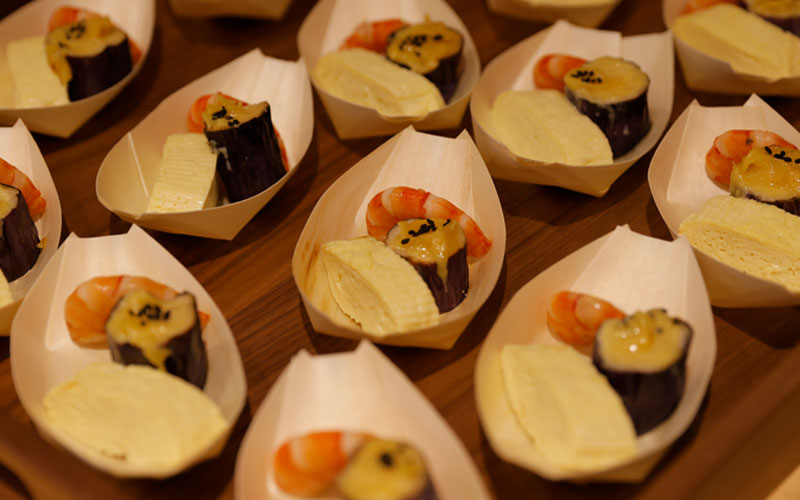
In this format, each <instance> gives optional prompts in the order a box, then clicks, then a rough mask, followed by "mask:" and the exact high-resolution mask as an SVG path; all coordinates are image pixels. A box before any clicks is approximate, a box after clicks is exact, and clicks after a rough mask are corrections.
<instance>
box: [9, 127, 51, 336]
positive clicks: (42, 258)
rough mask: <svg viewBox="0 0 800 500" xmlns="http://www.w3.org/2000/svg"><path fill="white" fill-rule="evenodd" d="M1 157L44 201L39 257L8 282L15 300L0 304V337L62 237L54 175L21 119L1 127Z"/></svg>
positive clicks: (37, 224)
mask: <svg viewBox="0 0 800 500" xmlns="http://www.w3.org/2000/svg"><path fill="white" fill-rule="evenodd" d="M0 158H2V159H4V160H6V161H7V162H9V163H10V164H12V165H13V166H15V167H17V168H18V169H19V170H20V171H21V172H22V173H24V174H25V175H27V176H28V178H29V179H30V180H31V182H33V185H34V186H36V188H37V189H38V190H39V191H40V192H41V193H42V198H44V200H45V203H46V204H47V205H46V206H45V210H44V213H43V214H42V216H41V217H40V218H39V220H37V221H36V228H37V229H38V230H39V238H40V239H41V240H42V241H43V242H44V248H43V249H42V252H41V253H40V254H39V259H38V260H37V261H36V264H34V265H33V267H32V268H31V269H30V270H29V271H28V272H27V273H26V274H25V275H23V276H21V277H20V278H17V279H16V280H14V281H12V282H11V283H9V286H10V287H11V296H12V297H13V298H14V302H13V303H12V304H9V305H7V306H5V307H0V337H2V336H8V334H9V332H10V331H11V320H13V319H14V314H16V312H17V308H19V305H20V303H21V302H22V298H23V297H25V294H26V293H28V290H30V288H31V286H32V285H33V282H34V281H36V278H37V277H39V275H40V274H41V273H42V270H43V269H44V268H45V266H46V265H47V262H48V261H49V260H50V259H51V258H53V255H55V253H56V250H58V243H59V241H60V240H61V202H60V201H59V200H58V193H57V192H56V186H55V184H53V178H52V177H51V176H50V170H49V169H48V168H47V164H46V163H45V162H44V158H43V157H42V153H41V151H39V147H38V146H37V145H36V141H34V140H33V136H31V133H30V132H28V129H27V128H26V127H25V124H24V123H22V120H18V121H17V123H15V124H14V126H13V127H2V128H0Z"/></svg>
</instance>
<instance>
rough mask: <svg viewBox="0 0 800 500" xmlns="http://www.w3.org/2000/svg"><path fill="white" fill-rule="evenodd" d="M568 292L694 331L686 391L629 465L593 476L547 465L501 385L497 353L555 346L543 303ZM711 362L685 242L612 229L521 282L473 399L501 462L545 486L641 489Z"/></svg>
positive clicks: (483, 362)
mask: <svg viewBox="0 0 800 500" xmlns="http://www.w3.org/2000/svg"><path fill="white" fill-rule="evenodd" d="M561 290H572V291H576V292H582V293H588V294H591V295H595V296H597V297H601V298H603V299H605V300H608V301H609V302H611V303H612V304H614V305H615V306H617V307H618V308H620V309H621V310H622V311H624V312H625V313H626V314H632V313H634V312H636V311H637V310H646V309H650V308H655V307H658V308H665V309H666V310H667V313H668V314H669V315H670V316H677V317H679V318H682V319H684V320H685V321H687V322H688V323H689V324H690V325H691V326H692V329H693V331H694V334H693V336H692V342H691V345H690V347H689V353H688V357H687V361H686V387H685V392H684V394H683V397H682V399H681V401H680V403H679V404H678V407H677V408H676V409H675V411H674V413H673V414H672V416H670V417H669V418H668V419H667V420H665V421H664V422H663V423H661V424H660V425H659V426H658V427H656V428H654V429H653V430H651V431H649V432H647V433H645V434H643V435H642V436H640V437H639V438H638V439H637V443H636V444H637V454H636V456H635V458H634V459H633V460H632V461H630V462H629V463H623V464H620V466H618V467H616V468H613V469H609V470H603V471H597V472H594V473H586V472H584V471H577V470H568V469H564V468H561V467H558V466H556V465H554V464H552V463H550V462H548V461H547V460H546V458H545V457H544V456H542V455H541V454H540V453H539V451H538V450H537V449H536V446H535V444H534V442H533V441H532V440H531V439H530V438H529V437H528V435H527V434H526V433H525V432H524V431H523V429H522V428H521V427H520V426H519V424H518V421H517V418H516V416H515V415H514V413H513V412H512V410H511V406H510V405H509V402H508V399H507V397H506V390H505V386H504V383H503V379H502V372H501V365H500V351H501V349H502V347H503V346H504V345H506V344H526V345H527V344H556V343H559V342H561V341H560V340H559V339H557V338H555V337H554V336H553V335H552V334H551V333H550V332H549V331H548V328H547V323H546V316H547V307H548V305H549V303H550V299H551V297H552V296H553V294H555V293H556V292H558V291H561ZM715 354H716V335H715V331H714V318H713V316H712V313H711V307H710V305H709V302H708V296H707V295H706V290H705V287H704V285H703V277H702V275H701V274H700V268H699V267H698V265H697V262H696V261H695V258H694V256H693V253H692V250H691V246H690V245H689V243H688V242H687V241H686V239H685V238H681V239H678V240H677V241H674V242H666V241H662V240H659V239H656V238H650V237H647V236H643V235H640V234H637V233H634V232H632V231H631V230H630V229H628V227H627V226H622V227H617V228H616V229H615V230H614V231H612V232H610V233H609V234H607V235H606V236H603V237H602V238H599V239H598V240H595V241H594V242H592V243H590V244H588V245H586V246H585V247H583V248H581V249H579V250H578V251H576V252H574V253H572V254H571V255H569V256H567V257H566V258H564V259H562V260H561V261H559V262H557V263H556V264H554V265H552V266H550V267H549V268H548V269H547V270H545V271H544V272H543V273H541V274H539V275H538V276H537V277H536V278H534V279H533V280H531V281H530V282H528V283H527V284H526V285H525V286H524V287H522V288H521V289H520V290H519V291H518V292H517V293H516V294H515V295H514V297H513V298H512V299H511V301H510V302H509V303H508V305H507V306H506V308H505V309H504V310H503V312H502V313H501V314H500V317H499V318H498V319H497V321H496V322H495V324H494V326H493V327H492V329H491V331H490V332H489V335H488V336H487V337H486V340H485V341H484V343H483V346H482V347H481V352H480V354H479V356H478V362H477V365H476V368H475V396H476V400H477V406H478V415H479V417H480V420H481V423H482V425H483V429H484V431H485V432H486V435H487V437H488V439H489V443H490V444H491V446H492V449H493V450H494V451H495V452H496V453H497V454H498V455H499V456H500V457H501V458H502V459H503V460H506V461H508V462H511V463H514V464H516V465H518V466H520V467H523V468H525V469H528V470H530V471H532V472H535V473H536V474H539V475H540V476H542V477H544V478H547V479H551V480H573V481H578V482H582V481H622V482H636V481H641V480H643V479H644V478H645V476H646V475H647V474H648V473H649V472H650V470H652V468H653V467H654V466H655V465H656V463H657V462H658V460H659V459H660V458H661V456H662V455H663V453H664V452H665V451H666V448H667V447H668V446H669V445H670V444H672V442H673V441H675V440H676V439H677V438H678V437H679V436H680V435H681V434H683V432H684V431H685V430H686V428H687V427H688V426H689V424H690V423H691V421H692V420H693V419H694V416H695V413H697V409H698V408H699V406H700V403H701V402H702V400H703V396H704V395H705V392H706V388H707V386H708V382H709V380H710V378H711V372H712V369H713V366H714V357H715Z"/></svg>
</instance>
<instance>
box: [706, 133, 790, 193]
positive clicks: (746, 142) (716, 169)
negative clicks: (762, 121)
mask: <svg viewBox="0 0 800 500" xmlns="http://www.w3.org/2000/svg"><path fill="white" fill-rule="evenodd" d="M766 146H779V147H786V148H792V149H797V148H796V147H795V146H794V145H793V144H792V143H790V142H788V141H787V140H786V139H784V138H783V137H781V136H779V135H778V134H776V133H774V132H769V131H766V130H728V131H727V132H725V133H723V134H720V135H719V136H717V137H716V139H714V144H712V145H711V149H709V150H708V153H706V173H707V174H708V176H709V177H710V178H711V180H713V181H714V182H716V183H717V184H720V185H721V186H723V187H726V188H727V187H728V186H729V185H730V179H731V170H732V169H733V165H734V164H735V163H739V162H740V161H742V160H743V159H744V157H745V156H747V154H748V153H750V151H751V150H752V149H753V148H763V147H766Z"/></svg>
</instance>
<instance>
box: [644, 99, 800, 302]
mask: <svg viewBox="0 0 800 500" xmlns="http://www.w3.org/2000/svg"><path fill="white" fill-rule="evenodd" d="M735 129H753V130H769V131H772V132H775V133H777V134H778V135H780V136H781V137H783V138H784V139H786V140H787V141H789V142H791V143H792V144H800V132H798V131H797V130H795V129H794V127H792V125H791V124H790V123H789V122H787V121H786V120H785V119H784V118H783V117H782V116H781V115H780V114H779V113H778V112H777V111H775V110H774V109H772V108H770V107H769V105H767V103H765V102H764V101H763V100H761V98H759V97H758V96H756V95H753V96H751V97H750V99H748V100H747V102H746V103H745V104H744V105H743V106H732V107H716V108H712V107H705V106H701V105H700V104H698V103H697V101H693V102H692V103H691V104H690V105H689V106H688V107H687V108H686V109H685V110H684V111H683V113H681V116H679V117H678V119H677V120H676V121H675V123H674V124H673V125H672V127H671V128H670V129H669V131H668V132H667V134H666V135H665V136H664V140H663V141H661V144H660V145H659V146H658V149H656V152H655V154H654V155H653V160H652V161H651V162H650V170H649V171H648V175H647V178H648V182H649V184H650V191H651V192H652V193H653V200H654V201H655V203H656V207H658V211H659V212H660V213H661V217H663V219H664V222H666V223H667V227H668V228H669V231H670V233H672V235H673V236H676V235H677V234H678V227H679V226H680V224H681V222H682V221H683V219H685V218H686V217H687V216H689V215H690V214H692V213H694V212H697V211H699V210H700V209H701V208H702V207H703V205H704V204H705V202H706V200H708V199H709V198H712V197H714V196H721V195H727V194H729V192H728V191H727V190H725V189H724V188H722V187H720V186H718V185H716V184H715V183H714V182H713V181H712V180H711V179H710V178H709V177H708V175H706V169H705V157H706V153H707V152H708V150H709V149H710V148H711V146H712V145H713V143H714V139H715V138H716V137H717V136H718V135H720V134H722V133H724V132H726V131H728V130H735ZM695 253H696V254H697V260H698V262H699V263H700V267H701V268H702V270H703V276H704V277H705V280H706V286H707V287H708V294H709V296H710V297H711V303H712V304H714V305H715V306H719V307H775V306H793V305H798V304H800V294H793V293H791V292H789V291H788V290H787V289H786V288H784V287H783V286H781V285H779V284H777V283H774V282H771V281H767V280H765V279H762V278H758V277H755V276H752V275H750V274H745V273H744V272H742V271H740V270H738V269H736V268H734V267H732V266H729V265H727V264H724V263H722V262H720V261H718V260H717V259H714V258H713V257H711V256H709V255H706V254H704V253H702V252H699V251H697V252H695Z"/></svg>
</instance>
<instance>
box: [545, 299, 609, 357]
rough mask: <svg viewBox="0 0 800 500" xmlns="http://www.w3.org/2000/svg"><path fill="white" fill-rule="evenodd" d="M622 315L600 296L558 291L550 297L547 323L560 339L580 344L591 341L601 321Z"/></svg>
mask: <svg viewBox="0 0 800 500" xmlns="http://www.w3.org/2000/svg"><path fill="white" fill-rule="evenodd" d="M624 317H625V313H623V312H622V311H620V310H619V309H617V308H616V307H614V306H613V305H612V304H610V303H609V302H606V301H605V300H603V299H598V298H597V297H593V296H591V295H586V294H584V293H575V292H568V291H561V292H558V293H557V294H555V295H553V298H552V299H550V307H549V308H548V309H547V326H548V327H549V328H550V331H552V332H553V333H555V334H556V335H558V336H559V337H560V338H561V340H563V341H564V342H566V343H568V344H572V345H575V346H580V345H587V344H591V343H592V342H593V341H594V336H595V334H596V333H597V329H598V328H600V325H601V324H603V322H604V321H605V320H607V319H612V318H624Z"/></svg>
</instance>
